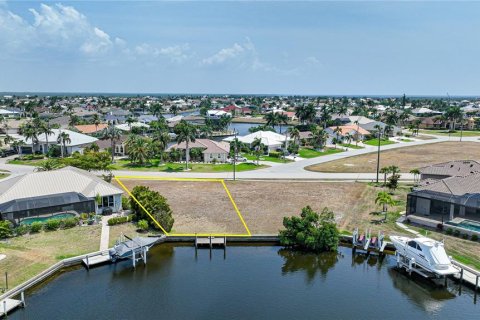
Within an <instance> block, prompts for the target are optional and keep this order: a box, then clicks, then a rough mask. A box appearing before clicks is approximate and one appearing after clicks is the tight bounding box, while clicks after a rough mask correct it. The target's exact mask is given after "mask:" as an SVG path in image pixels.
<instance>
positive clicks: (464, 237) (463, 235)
mask: <svg viewBox="0 0 480 320" xmlns="http://www.w3.org/2000/svg"><path fill="white" fill-rule="evenodd" d="M462 238H463V239H468V238H470V236H469V235H468V234H466V233H464V234H462Z"/></svg>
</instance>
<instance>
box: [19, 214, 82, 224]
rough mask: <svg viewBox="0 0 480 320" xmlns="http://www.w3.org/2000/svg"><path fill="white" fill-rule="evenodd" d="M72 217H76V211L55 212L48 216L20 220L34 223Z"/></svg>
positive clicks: (25, 222) (24, 222)
mask: <svg viewBox="0 0 480 320" xmlns="http://www.w3.org/2000/svg"><path fill="white" fill-rule="evenodd" d="M72 217H75V214H74V213H68V212H66V213H59V214H54V215H51V216H48V217H34V218H25V219H23V220H22V221H21V222H20V224H32V223H33V222H45V221H47V220H51V219H66V218H72Z"/></svg>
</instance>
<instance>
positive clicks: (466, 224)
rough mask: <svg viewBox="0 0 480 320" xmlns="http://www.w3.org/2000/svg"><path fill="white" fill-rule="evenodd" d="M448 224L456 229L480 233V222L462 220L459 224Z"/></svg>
mask: <svg viewBox="0 0 480 320" xmlns="http://www.w3.org/2000/svg"><path fill="white" fill-rule="evenodd" d="M446 224H449V225H452V226H455V227H460V228H464V229H468V230H472V231H476V232H480V222H477V221H473V220H462V221H461V222H459V223H455V222H452V221H449V222H447V223H446Z"/></svg>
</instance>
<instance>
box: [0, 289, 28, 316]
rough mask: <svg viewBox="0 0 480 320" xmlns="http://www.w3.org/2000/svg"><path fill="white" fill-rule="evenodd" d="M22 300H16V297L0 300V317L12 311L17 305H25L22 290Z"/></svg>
mask: <svg viewBox="0 0 480 320" xmlns="http://www.w3.org/2000/svg"><path fill="white" fill-rule="evenodd" d="M21 297H22V300H16V299H11V298H6V299H4V300H1V301H0V317H5V318H6V317H7V316H8V314H9V313H10V311H13V310H14V309H16V308H18V307H24V306H25V297H24V294H23V292H22V294H21Z"/></svg>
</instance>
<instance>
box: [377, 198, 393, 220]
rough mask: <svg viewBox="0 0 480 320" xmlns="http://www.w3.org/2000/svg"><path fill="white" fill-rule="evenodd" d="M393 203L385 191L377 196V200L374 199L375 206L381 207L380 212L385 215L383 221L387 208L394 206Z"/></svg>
mask: <svg viewBox="0 0 480 320" xmlns="http://www.w3.org/2000/svg"><path fill="white" fill-rule="evenodd" d="M395 203H396V202H395V200H393V198H392V196H391V195H390V194H388V192H386V191H380V192H379V193H378V194H377V198H376V199H375V204H377V205H381V206H382V207H383V209H382V212H384V213H385V220H387V209H388V206H394V205H395Z"/></svg>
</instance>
